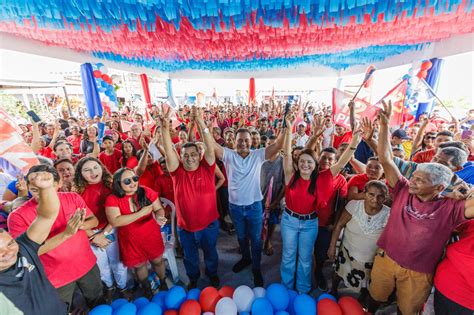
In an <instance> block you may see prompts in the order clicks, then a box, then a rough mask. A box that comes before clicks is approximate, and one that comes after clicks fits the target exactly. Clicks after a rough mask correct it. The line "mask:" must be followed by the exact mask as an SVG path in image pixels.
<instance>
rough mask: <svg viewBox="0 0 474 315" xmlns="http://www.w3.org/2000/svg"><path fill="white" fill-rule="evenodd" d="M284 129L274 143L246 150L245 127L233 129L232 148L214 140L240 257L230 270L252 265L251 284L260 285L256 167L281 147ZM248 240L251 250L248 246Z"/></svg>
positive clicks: (259, 200) (259, 194)
mask: <svg viewBox="0 0 474 315" xmlns="http://www.w3.org/2000/svg"><path fill="white" fill-rule="evenodd" d="M284 135H285V133H284V132H282V133H281V134H280V136H279V137H278V139H277V141H276V142H275V143H274V144H271V145H269V146H268V147H266V148H261V149H257V150H252V151H251V150H250V147H251V144H252V138H251V135H250V131H249V130H248V129H239V130H237V131H236V133H235V143H236V150H235V151H234V150H231V149H229V148H223V147H221V146H220V145H218V144H217V143H215V144H214V145H215V153H216V156H217V158H218V159H221V160H222V162H223V163H224V166H225V169H226V172H227V179H228V182H229V210H230V212H231V216H232V220H233V221H234V225H235V229H236V231H237V238H238V241H239V246H240V249H241V251H242V259H241V260H240V261H239V262H237V263H236V264H235V265H234V267H233V268H232V270H233V271H234V272H235V273H238V272H240V271H242V270H243V269H244V268H245V267H247V266H249V265H252V271H253V276H254V284H255V287H262V286H263V277H262V273H261V271H260V261H261V258H262V239H261V234H262V224H263V221H262V219H263V209H262V199H263V196H262V192H261V191H260V170H261V167H262V164H263V162H265V160H267V159H272V158H273V157H274V156H275V155H276V154H278V152H280V150H281V148H282V147H283V141H284V137H285V136H284ZM249 240H250V242H251V250H250V248H249Z"/></svg>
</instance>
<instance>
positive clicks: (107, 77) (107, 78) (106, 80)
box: [102, 74, 110, 82]
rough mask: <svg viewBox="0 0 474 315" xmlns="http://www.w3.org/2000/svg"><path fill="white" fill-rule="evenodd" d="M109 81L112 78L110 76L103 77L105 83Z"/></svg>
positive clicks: (104, 75)
mask: <svg viewBox="0 0 474 315" xmlns="http://www.w3.org/2000/svg"><path fill="white" fill-rule="evenodd" d="M109 79H110V77H109V76H108V75H106V74H103V75H102V80H104V81H105V82H108V81H109Z"/></svg>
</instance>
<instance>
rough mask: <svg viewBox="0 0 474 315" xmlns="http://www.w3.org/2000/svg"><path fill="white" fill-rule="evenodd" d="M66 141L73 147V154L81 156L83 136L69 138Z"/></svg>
mask: <svg viewBox="0 0 474 315" xmlns="http://www.w3.org/2000/svg"><path fill="white" fill-rule="evenodd" d="M66 139H67V142H69V143H70V144H71V145H72V153H74V154H80V153H81V140H82V136H81V135H77V136H69V137H67V138H66Z"/></svg>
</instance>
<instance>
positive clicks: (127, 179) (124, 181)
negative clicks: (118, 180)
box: [122, 176, 139, 185]
mask: <svg viewBox="0 0 474 315" xmlns="http://www.w3.org/2000/svg"><path fill="white" fill-rule="evenodd" d="M138 179H139V177H138V176H133V177H131V178H125V179H124V180H122V184H124V185H130V184H131V183H132V180H133V181H134V182H135V183H136V182H138Z"/></svg>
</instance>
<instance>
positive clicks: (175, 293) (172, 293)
mask: <svg viewBox="0 0 474 315" xmlns="http://www.w3.org/2000/svg"><path fill="white" fill-rule="evenodd" d="M184 301H186V290H184V288H183V287H180V286H178V285H175V286H174V287H172V288H171V289H170V290H169V291H168V294H167V295H166V297H165V305H166V308H167V309H171V310H179V307H180V306H181V304H182V303H183V302H184Z"/></svg>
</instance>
